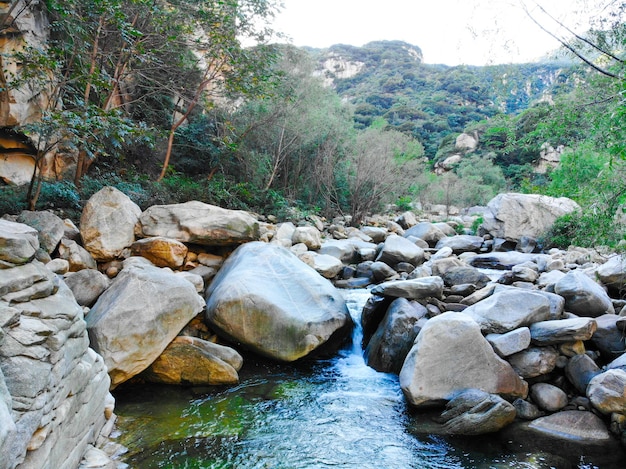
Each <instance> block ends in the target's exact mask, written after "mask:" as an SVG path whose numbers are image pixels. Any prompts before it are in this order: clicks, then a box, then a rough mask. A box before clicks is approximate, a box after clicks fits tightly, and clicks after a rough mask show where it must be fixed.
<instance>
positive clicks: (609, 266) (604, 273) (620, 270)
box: [596, 254, 626, 288]
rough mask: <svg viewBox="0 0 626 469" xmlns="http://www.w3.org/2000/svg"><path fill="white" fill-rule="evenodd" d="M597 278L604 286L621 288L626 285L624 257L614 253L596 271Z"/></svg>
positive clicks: (625, 261)
mask: <svg viewBox="0 0 626 469" xmlns="http://www.w3.org/2000/svg"><path fill="white" fill-rule="evenodd" d="M596 274H597V275H598V279H599V280H600V281H601V282H602V283H603V284H604V285H606V286H608V287H612V288H621V287H623V286H624V285H626V258H625V257H624V256H623V255H621V254H620V255H614V256H611V257H610V258H609V260H608V261H606V262H605V263H604V264H602V265H601V266H600V267H598V270H597V271H596Z"/></svg>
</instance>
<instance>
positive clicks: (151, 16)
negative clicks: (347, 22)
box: [0, 0, 626, 246]
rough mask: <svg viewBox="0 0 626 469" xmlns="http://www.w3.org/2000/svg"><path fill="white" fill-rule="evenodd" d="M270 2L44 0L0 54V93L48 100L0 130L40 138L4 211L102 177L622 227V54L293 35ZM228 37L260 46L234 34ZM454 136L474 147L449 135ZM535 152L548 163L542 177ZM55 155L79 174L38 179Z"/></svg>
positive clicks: (139, 192)
mask: <svg viewBox="0 0 626 469" xmlns="http://www.w3.org/2000/svg"><path fill="white" fill-rule="evenodd" d="M277 3H278V2H275V1H274V0H245V1H242V0H239V1H237V0H228V1H220V2H214V1H202V2H197V1H187V0H177V1H175V2H170V7H169V8H161V7H159V6H158V5H159V4H157V3H154V2H151V1H148V0H133V1H132V2H122V1H119V0H107V1H106V2H102V1H99V0H98V1H97V0H72V1H69V2H56V1H53V0H48V1H45V2H43V8H44V13H45V15H47V17H48V18H49V20H50V31H51V33H52V34H51V36H50V39H49V41H50V47H48V48H47V49H34V48H28V47H26V48H24V49H23V50H20V51H19V52H14V53H13V55H11V54H5V57H4V60H5V61H6V63H9V62H11V61H14V62H15V63H19V64H20V67H21V68H19V71H18V72H16V73H12V74H5V76H3V77H2V78H3V83H4V84H3V88H2V93H3V95H2V96H3V100H4V98H5V97H6V96H9V94H10V93H11V92H12V91H17V90H21V89H24V87H28V88H29V89H31V90H32V89H34V90H39V91H40V93H44V94H46V95H48V96H50V97H51V99H49V100H48V101H47V103H48V105H45V106H44V105H42V108H41V109H39V113H40V115H41V118H40V119H39V120H37V121H35V122H29V123H17V124H11V125H7V126H5V127H4V128H3V129H2V131H3V132H4V133H5V134H7V133H11V134H14V135H18V136H19V138H24V136H26V137H28V138H30V141H31V143H32V146H33V147H34V148H36V149H37V151H35V152H33V156H32V157H33V159H34V160H35V162H36V165H35V171H34V173H33V178H32V181H31V184H30V185H29V186H27V187H13V186H4V187H0V190H1V195H0V210H1V211H2V212H3V213H16V212H18V211H20V210H22V209H24V208H31V209H45V208H53V209H55V210H58V211H62V212H65V213H66V214H68V215H72V214H73V213H77V212H78V211H79V210H80V208H81V206H82V204H83V203H84V201H85V200H86V199H87V198H88V197H89V196H90V195H91V194H93V193H94V192H95V191H96V190H98V189H99V188H100V187H102V186H103V185H113V186H116V187H118V188H119V189H121V190H122V191H124V192H125V193H127V194H128V195H129V196H130V197H131V198H133V200H135V201H136V202H137V203H138V204H139V205H140V206H142V207H147V206H149V205H152V204H155V203H172V202H180V201H186V200H190V199H196V200H201V201H205V202H209V203H214V204H218V205H222V206H225V207H229V208H239V209H248V210H255V211H259V212H261V213H266V214H274V215H277V216H278V217H279V218H287V217H291V216H297V215H298V214H302V213H310V212H314V213H320V214H323V215H329V216H330V215H335V214H338V213H341V214H351V215H352V216H353V223H355V224H357V223H359V222H360V221H361V220H362V219H363V218H364V217H365V216H366V215H367V214H368V213H372V212H375V211H379V210H382V209H383V208H384V207H385V205H386V204H389V203H396V205H397V206H398V208H400V209H406V208H411V207H416V206H417V203H418V202H419V203H421V204H428V203H431V204H446V205H451V204H454V205H459V206H464V207H468V206H472V205H477V204H485V203H487V202H488V201H489V200H490V198H491V197H493V196H494V195H495V194H497V193H498V192H502V191H512V190H514V191H525V192H535V193H543V194H548V195H554V196H567V197H571V198H573V199H575V200H576V201H577V202H579V203H580V204H581V205H582V206H583V207H584V210H583V212H582V213H580V214H576V215H572V216H570V217H569V218H567V219H565V220H561V221H559V224H558V225H557V226H556V227H555V231H554V233H552V234H551V235H550V236H549V237H548V238H546V240H544V242H545V245H546V246H549V245H559V246H566V245H567V244H569V243H570V242H574V243H577V244H583V245H596V244H610V245H613V246H615V245H617V244H618V243H619V242H620V241H622V240H623V239H624V225H623V224H620V222H619V217H620V215H619V213H620V210H623V207H624V203H625V194H626V183H625V182H624V181H625V179H624V177H623V176H624V175H623V170H624V155H625V154H626V153H625V149H624V141H625V139H624V137H625V136H624V131H625V130H626V119H624V117H625V115H624V114H625V113H624V110H625V109H626V108H625V107H624V102H623V94H622V93H623V91H624V80H623V79H622V73H623V67H624V63H623V61H621V60H620V58H619V57H617V56H613V57H610V56H606V55H602V54H599V53H598V52H597V51H595V52H594V53H593V54H592V55H587V57H591V58H592V59H593V60H594V61H596V62H597V63H599V64H601V67H598V69H595V70H594V69H593V68H591V67H589V66H587V65H585V64H584V63H583V62H580V61H578V60H574V59H572V58H571V57H570V58H568V59H566V60H564V59H561V60H560V61H558V62H557V61H552V62H551V61H545V62H542V63H536V64H523V65H494V66H488V67H469V66H458V67H448V66H444V65H430V64H424V63H423V62H422V56H421V51H420V49H419V47H417V46H415V45H410V44H406V43H403V42H399V41H381V42H374V43H370V44H367V45H366V46H364V47H360V48H359V47H352V46H345V45H336V46H333V47H331V48H329V49H327V50H313V49H297V48H294V47H291V46H284V45H276V44H269V43H267V38H268V37H270V36H269V34H268V30H267V28H266V26H265V23H264V22H263V20H264V19H269V18H271V16H272V15H273V14H274V12H275V11H276V8H277ZM9 26H10V25H9V24H8V23H7V22H6V21H5V23H4V26H3V28H4V30H6V29H7V28H8V27H9ZM620 31H621V23H620V22H617V23H615V24H614V25H613V26H612V29H610V30H609V31H608V32H609V33H611V34H612V35H611V36H610V37H611V38H612V39H611V41H612V42H611V41H608V42H607V41H606V38H607V31H604V32H603V36H602V37H603V38H604V42H602V43H601V45H602V48H604V49H605V50H607V49H611V50H613V49H615V48H617V46H621V45H622V44H623V41H622V39H621V37H622V36H621V35H620ZM242 35H244V36H248V37H249V38H251V39H254V40H255V41H256V42H257V44H259V45H258V46H257V47H254V48H244V47H242V46H241V44H240V42H239V38H240V37H241V36H242ZM590 37H591V38H592V39H597V38H598V37H599V36H590ZM607 44H610V46H609V45H607ZM583 46H585V45H584V44H582V45H581V44H578V45H576V47H577V48H578V49H577V50H579V51H581V53H582V54H587V51H586V49H585V48H584V47H583ZM585 47H586V46H585ZM602 48H601V49H602ZM602 71H608V72H610V73H608V74H607V73H602ZM50 76H55V77H57V78H56V79H55V80H54V81H52V82H51V80H50ZM3 102H4V101H3ZM59 104H61V105H59ZM461 133H467V134H468V135H471V136H472V138H474V139H475V140H476V142H477V145H476V146H475V148H457V146H456V145H455V142H456V139H457V137H458V135H460V134H461ZM549 147H552V148H555V149H558V153H559V154H560V158H561V162H560V164H559V165H558V166H556V167H554V168H550V169H549V170H548V171H547V172H541V173H539V172H537V162H538V161H539V159H540V156H541V154H542V151H545V150H546V149H547V148H549ZM60 151H62V152H69V153H73V154H74V155H75V156H76V159H77V161H78V165H77V167H76V170H75V171H74V172H73V173H72V174H68V175H67V176H66V177H64V178H63V179H62V180H59V181H47V180H45V179H43V178H42V176H41V175H42V168H41V165H42V164H43V163H42V162H43V160H44V157H45V155H46V154H47V153H49V152H60ZM457 155H458V157H456V156H457ZM450 156H455V159H454V164H451V165H448V166H446V167H444V166H442V162H444V161H445V160H447V159H448V158H449V157H450ZM448 161H450V160H448ZM435 167H437V168H438V169H437V174H435V171H434V170H435ZM622 217H623V215H622ZM622 219H623V218H622Z"/></svg>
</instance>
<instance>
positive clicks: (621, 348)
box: [591, 314, 626, 361]
mask: <svg viewBox="0 0 626 469" xmlns="http://www.w3.org/2000/svg"><path fill="white" fill-rule="evenodd" d="M620 319H624V318H620V316H617V315H615V314H603V315H602V316H598V317H596V318H595V322H596V324H597V328H596V331H595V333H594V334H593V337H591V343H593V345H594V346H595V348H596V349H597V350H598V351H599V352H600V354H601V355H602V357H603V358H604V359H605V360H607V361H610V360H614V359H616V358H617V357H619V356H620V355H622V354H623V353H624V352H625V351H626V343H625V334H624V332H623V331H622V330H621V329H620V328H619V327H618V325H617V324H618V321H620Z"/></svg>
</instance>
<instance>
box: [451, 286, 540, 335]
mask: <svg viewBox="0 0 626 469" xmlns="http://www.w3.org/2000/svg"><path fill="white" fill-rule="evenodd" d="M463 314H466V315H468V316H470V317H471V318H472V319H474V320H475V321H476V322H477V323H478V324H479V325H480V328H481V330H482V331H483V333H485V334H490V333H497V334H503V333H505V332H510V331H512V330H514V329H517V328H518V327H523V326H529V325H531V324H532V323H534V322H537V321H546V320H548V319H551V318H552V315H551V309H550V301H549V300H548V299H547V298H546V297H544V296H543V295H541V294H539V293H535V292H532V291H528V290H522V289H513V288H511V289H503V290H502V291H497V292H496V293H494V294H493V295H491V296H490V297H488V298H486V299H484V300H482V301H479V302H478V303H475V304H473V305H471V306H469V307H468V308H467V309H465V310H464V311H463Z"/></svg>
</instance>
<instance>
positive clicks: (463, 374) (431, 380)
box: [400, 312, 528, 406]
mask: <svg viewBox="0 0 626 469" xmlns="http://www.w3.org/2000/svg"><path fill="white" fill-rule="evenodd" d="M400 387H401V388H402V391H403V392H404V395H405V396H406V398H407V400H408V402H409V403H410V404H412V405H414V406H424V405H434V404H441V403H442V402H444V401H447V400H450V399H452V398H453V397H454V395H455V394H457V393H458V392H459V391H461V390H464V389H468V388H475V389H481V390H483V391H485V392H487V393H490V394H500V395H503V396H504V397H508V398H515V397H523V398H525V397H526V395H527V394H528V385H527V384H526V383H525V382H524V381H522V379H521V378H520V377H519V376H518V374H517V373H516V372H515V371H514V370H513V368H512V367H511V366H510V365H509V364H508V363H507V362H506V361H504V360H502V359H501V358H500V357H498V356H497V355H496V353H495V352H494V351H493V349H492V348H491V345H489V342H487V339H485V338H484V337H483V335H482V333H481V331H480V326H479V325H478V324H477V323H476V322H475V321H474V320H473V319H472V318H470V317H469V316H467V315H465V314H463V313H454V312H448V313H443V314H441V315H439V316H436V317H434V318H432V319H430V320H429V321H428V322H427V323H426V325H425V326H424V327H423V328H422V330H421V331H420V333H419V335H418V336H417V339H416V340H415V343H414V345H413V347H412V348H411V351H410V352H409V354H408V355H407V357H406V360H405V361H404V365H403V366H402V370H401V371H400Z"/></svg>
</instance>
